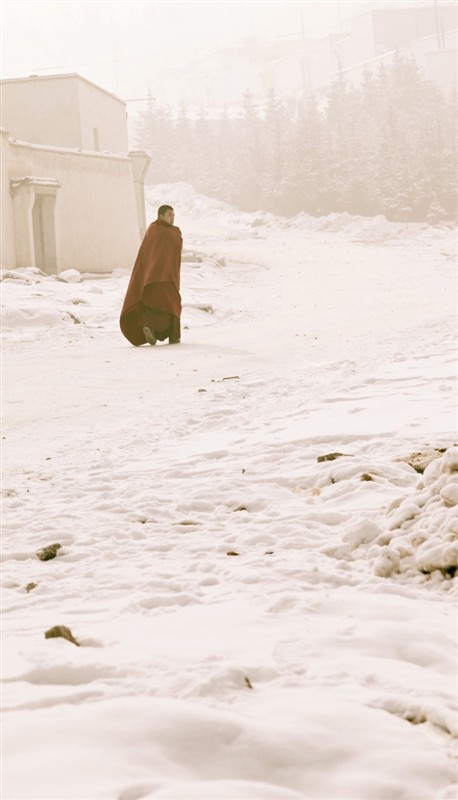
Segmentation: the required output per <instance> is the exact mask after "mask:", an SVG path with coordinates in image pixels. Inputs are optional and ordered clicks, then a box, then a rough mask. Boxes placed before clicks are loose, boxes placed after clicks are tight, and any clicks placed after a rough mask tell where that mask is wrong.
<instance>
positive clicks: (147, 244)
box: [119, 219, 183, 346]
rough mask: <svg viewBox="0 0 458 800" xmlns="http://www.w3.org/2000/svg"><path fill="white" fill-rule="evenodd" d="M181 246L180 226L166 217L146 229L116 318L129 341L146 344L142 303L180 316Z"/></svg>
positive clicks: (177, 316)
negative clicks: (119, 316)
mask: <svg viewBox="0 0 458 800" xmlns="http://www.w3.org/2000/svg"><path fill="white" fill-rule="evenodd" d="M182 247H183V239H182V236H181V231H180V229H179V228H177V227H176V225H170V223H168V222H166V221H165V220H162V219H157V220H156V221H155V222H153V223H151V225H150V226H149V228H148V230H147V231H146V233H145V236H144V239H143V242H142V243H141V245H140V250H139V251H138V255H137V258H136V261H135V264H134V268H133V270H132V275H131V277H130V281H129V285H128V287H127V292H126V296H125V299H124V304H123V307H122V310H121V318H120V320H119V324H120V326H121V330H122V332H123V334H124V336H125V337H126V339H128V340H129V342H131V344H133V345H136V346H138V345H141V344H145V335H144V333H143V330H142V328H143V309H144V307H145V306H148V307H149V308H152V309H154V310H156V311H159V312H163V313H164V314H171V315H173V316H174V317H176V318H177V319H178V320H179V319H180V316H181V297H180V265H181V250H182Z"/></svg>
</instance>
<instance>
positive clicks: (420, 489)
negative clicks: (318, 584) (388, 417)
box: [311, 446, 458, 582]
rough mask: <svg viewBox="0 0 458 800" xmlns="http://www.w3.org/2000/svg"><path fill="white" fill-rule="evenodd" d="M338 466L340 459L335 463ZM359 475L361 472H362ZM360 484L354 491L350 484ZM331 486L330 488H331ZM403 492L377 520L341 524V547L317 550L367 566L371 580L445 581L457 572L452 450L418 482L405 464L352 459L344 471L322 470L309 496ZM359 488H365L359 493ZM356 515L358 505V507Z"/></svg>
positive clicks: (457, 478)
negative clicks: (400, 577)
mask: <svg viewBox="0 0 458 800" xmlns="http://www.w3.org/2000/svg"><path fill="white" fill-rule="evenodd" d="M341 460H344V459H341ZM364 470H365V471H364ZM358 479H359V480H360V481H361V483H360V485H359V488H358V486H357V483H356V481H358ZM331 484H332V485H331ZM393 486H398V487H399V488H401V487H402V486H404V487H405V489H404V493H403V494H402V495H401V496H400V497H397V498H395V499H394V500H392V501H391V502H390V503H389V505H388V507H387V509H386V511H384V513H383V514H375V515H374V514H365V515H356V516H353V517H352V518H350V519H347V520H343V522H344V525H343V527H342V532H341V537H340V538H341V541H342V542H343V544H340V545H332V546H327V547H325V548H323V552H324V553H326V554H327V555H329V556H332V557H333V558H338V559H344V560H347V561H362V562H369V563H370V564H371V565H372V569H373V571H374V574H375V575H377V576H379V577H383V578H388V577H391V578H392V577H394V578H396V577H397V576H402V577H403V579H405V580H408V581H412V580H413V581H414V582H415V581H421V582H424V581H427V580H433V581H439V582H441V581H450V580H451V579H452V578H453V577H454V576H455V573H456V570H457V567H458V447H457V446H452V447H449V448H448V449H446V450H445V452H444V454H443V455H442V456H441V457H439V458H436V459H435V460H434V461H432V462H431V463H430V464H429V465H428V466H427V467H426V469H425V471H424V474H423V476H422V479H421V480H420V481H418V475H417V473H416V472H415V470H413V469H412V468H411V467H409V466H408V465H407V464H403V463H402V462H401V463H395V464H392V465H391V466H389V465H387V464H385V465H382V464H379V465H377V464H376V463H375V462H374V460H369V459H365V460H363V461H362V460H361V458H352V459H351V464H350V465H345V466H340V467H337V468H336V467H331V466H330V467H328V470H327V474H326V475H324V476H322V477H321V479H320V480H319V481H317V483H316V485H315V487H314V488H312V490H311V491H312V494H313V493H315V494H318V493H320V494H321V493H322V492H323V491H324V488H325V487H329V488H328V489H327V500H328V505H329V500H330V499H331V498H332V497H336V496H340V497H343V496H344V495H346V503H347V504H348V499H349V497H353V498H354V501H355V498H356V497H357V496H358V495H359V496H360V497H361V492H366V495H367V492H368V491H369V492H371V488H369V487H374V489H372V491H377V493H378V496H379V498H381V497H382V496H383V492H384V488H385V490H387V489H388V488H390V489H391V491H392V489H393ZM362 487H366V488H365V489H363V488H362ZM359 506H360V508H361V510H363V504H362V503H361V501H360V502H359Z"/></svg>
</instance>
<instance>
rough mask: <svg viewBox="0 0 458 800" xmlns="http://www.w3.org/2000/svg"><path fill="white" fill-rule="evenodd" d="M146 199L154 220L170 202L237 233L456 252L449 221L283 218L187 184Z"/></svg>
mask: <svg viewBox="0 0 458 800" xmlns="http://www.w3.org/2000/svg"><path fill="white" fill-rule="evenodd" d="M164 198H168V199H164ZM146 200H147V204H148V210H149V215H150V216H151V218H152V219H153V218H155V215H156V211H157V208H158V206H159V205H161V204H162V203H163V202H168V203H170V204H171V205H173V206H174V207H175V209H176V211H177V212H178V214H179V216H180V217H183V216H186V217H189V218H190V219H194V220H202V219H207V221H208V226H209V227H210V226H214V225H215V223H216V224H220V225H224V226H225V227H227V228H229V229H232V230H233V231H234V232H240V231H242V230H245V231H246V232H249V233H250V235H251V236H258V235H259V233H260V232H264V231H265V232H269V231H278V232H282V231H285V230H296V231H303V232H304V233H309V232H313V231H314V232H318V233H324V234H326V233H332V234H334V235H336V236H339V237H343V238H345V239H348V238H352V239H354V240H355V241H361V242H368V243H383V242H385V241H386V242H389V241H393V242H402V241H404V240H406V239H421V240H423V241H425V242H426V243H427V242H428V241H436V240H439V241H441V242H442V243H443V246H444V247H445V248H446V249H445V252H444V255H446V256H452V254H453V253H454V252H455V251H456V240H457V234H456V228H455V227H454V226H452V225H450V224H447V223H444V224H441V225H436V226H431V225H427V224H425V223H416V222H412V223H404V222H390V221H389V220H388V219H387V218H386V217H385V216H384V215H383V214H377V215H376V216H373V217H363V216H359V215H353V214H349V213H348V212H346V211H344V212H333V213H331V214H327V215H326V216H322V217H313V216H311V215H310V214H307V213H305V212H300V213H299V214H297V215H296V216H294V217H279V216H277V215H275V214H272V213H271V212H268V211H263V210H261V209H259V210H257V211H253V212H247V211H239V210H238V209H237V208H235V207H234V206H231V205H230V204H229V203H225V202H223V201H220V200H215V199H213V198H209V197H206V196H204V195H200V194H198V193H197V192H196V190H195V189H194V187H193V186H190V185H189V184H187V183H177V184H160V185H157V186H149V187H147V188H146ZM233 235H234V234H233Z"/></svg>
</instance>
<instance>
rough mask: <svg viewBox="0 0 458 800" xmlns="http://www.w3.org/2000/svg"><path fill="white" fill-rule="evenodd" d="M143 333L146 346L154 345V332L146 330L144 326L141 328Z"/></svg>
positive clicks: (149, 329) (155, 340)
mask: <svg viewBox="0 0 458 800" xmlns="http://www.w3.org/2000/svg"><path fill="white" fill-rule="evenodd" d="M143 333H144V335H145V339H146V341H147V342H148V344H156V342H157V339H156V336H155V335H154V331H153V330H152V329H151V328H147V327H146V326H145V327H144V328H143Z"/></svg>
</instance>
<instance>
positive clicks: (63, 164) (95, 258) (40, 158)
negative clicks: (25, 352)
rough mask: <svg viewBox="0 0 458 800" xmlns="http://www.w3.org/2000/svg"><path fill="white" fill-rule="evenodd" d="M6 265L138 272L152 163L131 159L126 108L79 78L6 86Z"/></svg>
mask: <svg viewBox="0 0 458 800" xmlns="http://www.w3.org/2000/svg"><path fill="white" fill-rule="evenodd" d="M0 91H1V100H2V125H3V128H2V129H1V136H0V142H1V165H2V183H1V198H2V219H1V234H2V236H1V257H2V267H6V268H8V269H14V268H16V267H27V266H34V267H39V268H40V269H42V270H43V271H45V272H48V273H59V272H62V271H63V270H66V269H70V268H73V269H78V270H80V271H81V272H110V271H112V270H113V269H116V268H118V267H121V268H130V267H131V266H132V264H133V261H134V259H135V255H136V253H137V250H138V246H139V243H140V240H141V237H142V236H143V233H144V231H145V209H144V192H143V181H144V177H145V174H146V171H147V169H148V166H149V163H150V157H149V156H148V155H147V154H146V153H143V152H128V144H127V120H126V107H125V104H124V103H123V101H122V100H120V99H119V98H117V97H115V96H114V95H112V94H110V93H109V92H106V91H105V90H104V89H102V88H100V87H99V86H96V85H95V84H93V83H91V82H90V81H88V80H86V79H85V78H83V77H81V76H80V75H76V74H68V75H52V76H46V77H36V76H31V77H29V78H14V79H9V80H3V81H1V82H0Z"/></svg>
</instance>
